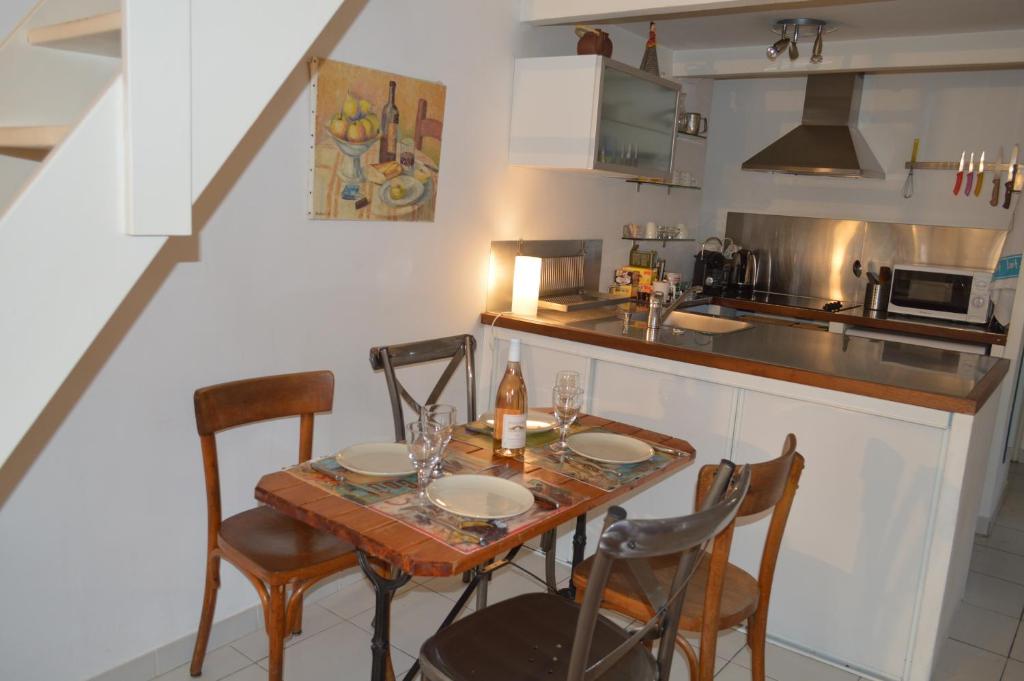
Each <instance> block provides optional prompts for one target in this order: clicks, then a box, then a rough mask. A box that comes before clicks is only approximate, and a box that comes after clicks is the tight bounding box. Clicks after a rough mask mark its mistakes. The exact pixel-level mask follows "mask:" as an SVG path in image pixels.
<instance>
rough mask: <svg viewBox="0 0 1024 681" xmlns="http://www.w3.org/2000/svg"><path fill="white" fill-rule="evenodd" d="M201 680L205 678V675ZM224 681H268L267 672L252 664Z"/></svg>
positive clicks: (226, 677)
mask: <svg viewBox="0 0 1024 681" xmlns="http://www.w3.org/2000/svg"><path fill="white" fill-rule="evenodd" d="M199 678H200V679H202V678H205V675H204V676H200V677H199ZM223 681H267V670H266V669H264V668H263V667H261V666H259V665H258V664H251V665H249V666H248V667H246V668H245V669H242V670H240V671H237V672H235V673H234V674H232V675H231V676H225V677H224V680H223Z"/></svg>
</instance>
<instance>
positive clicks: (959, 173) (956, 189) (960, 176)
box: [953, 151, 967, 196]
mask: <svg viewBox="0 0 1024 681" xmlns="http://www.w3.org/2000/svg"><path fill="white" fill-rule="evenodd" d="M965 156H967V152H966V151H963V152H961V153H960V167H959V168H957V169H956V182H954V183H953V196H956V195H957V194H959V193H960V185H961V184H963V181H964V157H965Z"/></svg>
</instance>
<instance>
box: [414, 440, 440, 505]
mask: <svg viewBox="0 0 1024 681" xmlns="http://www.w3.org/2000/svg"><path fill="white" fill-rule="evenodd" d="M405 428H406V437H405V443H406V448H407V449H408V450H409V459H410V460H411V461H412V465H413V466H415V467H416V498H417V502H418V504H419V505H420V506H421V507H425V506H428V505H429V502H428V501H427V484H428V483H429V482H430V476H431V474H432V472H433V470H434V467H435V466H436V465H437V462H438V459H439V458H440V454H441V448H440V447H439V446H438V440H437V435H436V430H435V429H434V428H432V427H431V426H430V425H429V424H424V423H423V421H412V422H410V423H408V424H406V427H405Z"/></svg>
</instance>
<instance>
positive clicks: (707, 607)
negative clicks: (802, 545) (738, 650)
mask: <svg viewBox="0 0 1024 681" xmlns="http://www.w3.org/2000/svg"><path fill="white" fill-rule="evenodd" d="M716 468H717V466H713V465H708V466H704V467H703V468H701V470H700V473H699V476H698V482H697V505H698V507H700V506H701V504H702V503H703V501H704V499H705V497H706V496H707V492H708V489H709V488H710V486H711V482H712V480H713V478H714V475H715V470H716ZM749 468H750V469H751V478H750V492H749V494H748V495H747V498H746V499H745V500H744V501H743V504H742V505H741V506H740V509H739V513H737V515H736V518H737V519H739V518H745V517H748V516H755V515H758V514H761V513H764V512H765V511H767V510H768V509H771V508H773V507H774V510H773V511H772V515H771V521H770V523H769V525H768V535H767V537H766V539H765V544H764V549H763V552H762V554H761V567H760V570H759V572H758V577H757V579H755V578H754V577H753V576H751V575H750V574H749V573H747V572H745V571H744V570H742V569H740V568H738V567H736V566H735V565H733V564H731V563H729V549H730V546H731V545H732V536H733V530H734V527H735V523H733V524H731V525H729V526H728V527H727V528H726V529H725V530H724V531H723V532H722V533H721V534H719V535H718V536H717V537H716V538H715V541H714V544H713V546H712V549H711V553H710V555H706V556H705V557H704V560H702V561H701V562H700V565H699V567H698V569H697V572H696V573H695V574H694V576H693V579H692V580H691V582H690V589H688V590H687V592H686V600H685V602H684V604H683V608H682V614H681V617H680V620H679V630H680V631H692V632H700V656H699V659H698V656H697V655H696V653H695V652H694V650H693V647H692V646H691V645H690V643H689V641H687V640H686V639H685V638H684V637H683V635H682V634H679V635H677V636H676V644H677V645H678V646H679V648H680V649H682V651H683V652H684V653H685V655H686V658H687V662H688V663H689V666H690V678H691V679H695V680H696V679H699V680H700V681H711V679H712V677H713V676H714V672H715V647H716V645H717V643H718V632H719V631H720V630H722V629H728V628H730V627H734V626H736V625H738V624H742V623H743V622H744V621H745V622H746V623H747V644H748V645H749V646H750V652H751V659H752V663H751V671H752V676H753V679H754V680H755V681H764V678H765V672H764V652H765V634H766V630H767V624H768V602H769V599H770V598H771V593H772V580H773V579H774V576H775V564H776V562H777V560H778V557H779V547H780V545H781V543H782V534H783V532H784V531H785V529H786V521H787V520H788V518H789V511H790V508H791V507H792V505H793V497H794V496H795V495H796V490H797V486H798V484H799V481H800V474H801V472H802V471H803V468H804V457H803V456H801V455H800V454H799V453H798V452H797V451H796V437H795V436H794V435H793V434H792V433H791V434H789V435H787V436H786V441H785V444H784V445H783V448H782V455H781V456H780V457H779V458H777V459H773V460H771V461H765V462H763V463H756V464H751V465H750V466H749ZM653 567H654V572H655V574H656V576H657V578H658V580H659V581H660V582H662V583H666V582H667V580H668V579H670V578H671V577H672V566H671V565H669V564H667V563H666V562H664V561H662V560H659V559H656V560H655V561H653ZM592 573H593V561H592V559H587V560H586V561H584V562H582V563H580V565H579V566H578V567H577V569H576V572H575V573H574V575H573V578H574V582H575V584H576V588H577V600H579V599H580V598H581V596H582V595H583V594H584V593H585V591H584V590H585V589H586V587H587V582H588V580H589V579H590V575H591V574H592ZM602 607H605V608H608V609H610V610H615V611H617V612H621V613H622V614H624V615H626V616H628V617H634V618H637V619H645V618H647V617H649V616H650V613H651V612H653V610H652V608H651V605H650V603H649V602H648V601H647V600H646V599H645V598H644V590H643V589H642V588H641V586H640V585H639V584H638V583H637V581H636V579H635V578H634V576H633V575H632V574H631V573H630V572H629V571H627V570H621V569H620V570H617V571H614V572H613V573H612V575H611V576H610V577H609V579H608V586H607V587H606V588H605V591H604V602H603V604H602Z"/></svg>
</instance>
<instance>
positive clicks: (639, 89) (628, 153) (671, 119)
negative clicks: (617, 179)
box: [594, 60, 678, 178]
mask: <svg viewBox="0 0 1024 681" xmlns="http://www.w3.org/2000/svg"><path fill="white" fill-rule="evenodd" d="M645 76H646V74H638V73H637V72H636V71H635V70H633V69H631V70H630V71H625V70H621V69H619V68H617V67H616V65H615V64H614V63H613V62H609V61H607V60H605V62H604V68H603V73H602V84H601V112H600V118H599V122H598V127H597V158H596V159H595V164H594V166H595V167H596V168H607V169H611V170H623V169H633V170H632V172H634V173H637V174H641V175H652V176H660V177H666V178H667V177H669V176H670V175H671V174H672V145H673V144H674V143H675V126H676V100H677V98H678V91H677V90H676V89H672V88H669V87H666V86H665V84H664V83H661V82H659V80H660V79H658V80H655V79H654V78H653V77H652V78H651V79H650V80H648V79H647V78H646V77H645Z"/></svg>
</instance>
